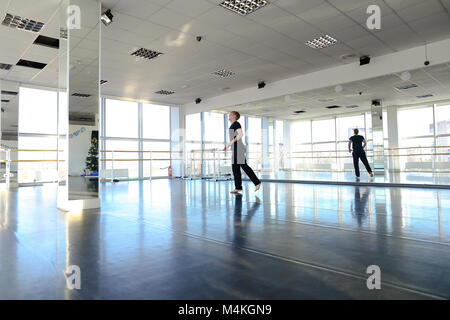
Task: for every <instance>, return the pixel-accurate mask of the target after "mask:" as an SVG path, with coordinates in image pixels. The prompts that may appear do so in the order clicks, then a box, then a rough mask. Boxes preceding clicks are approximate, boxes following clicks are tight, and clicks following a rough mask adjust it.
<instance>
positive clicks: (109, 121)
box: [105, 99, 139, 138]
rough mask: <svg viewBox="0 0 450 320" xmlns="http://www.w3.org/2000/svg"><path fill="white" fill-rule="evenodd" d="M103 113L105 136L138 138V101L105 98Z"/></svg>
mask: <svg viewBox="0 0 450 320" xmlns="http://www.w3.org/2000/svg"><path fill="white" fill-rule="evenodd" d="M105 113H106V115H105V122H106V124H105V129H106V136H107V137H121V138H138V135H139V129H138V128H139V127H138V125H139V112H138V103H136V102H129V101H121V100H112V99H106V110H105Z"/></svg>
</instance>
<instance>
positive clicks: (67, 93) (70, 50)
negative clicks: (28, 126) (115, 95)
mask: <svg viewBox="0 0 450 320" xmlns="http://www.w3.org/2000/svg"><path fill="white" fill-rule="evenodd" d="M74 7H76V8H78V9H79V10H76V11H73V10H71V9H70V8H74ZM68 13H69V14H70V15H72V14H75V13H76V14H78V13H79V17H80V20H79V22H80V23H81V24H80V25H79V28H78V27H73V26H72V27H70V26H69V27H67V25H66V22H67V18H68ZM100 13H101V4H100V2H98V1H92V0H64V1H62V3H61V7H60V21H61V26H62V29H64V30H62V35H64V36H62V41H61V44H60V49H59V51H60V52H59V64H60V68H59V69H60V71H59V73H60V74H59V88H60V93H59V98H58V110H59V112H58V122H59V125H58V137H59V138H58V149H59V151H60V152H59V160H60V161H58V171H59V185H60V188H59V195H58V196H59V199H58V202H59V204H58V206H59V207H60V208H61V209H67V207H69V208H73V206H71V205H70V204H71V203H72V204H73V203H76V207H77V208H78V209H86V208H95V207H99V205H100V202H99V195H98V170H99V169H98V124H97V119H98V118H99V117H98V114H99V110H100V108H99V103H100V76H99V74H100V25H101V23H100ZM75 17H77V16H76V15H75ZM64 38H65V39H64ZM60 204H61V205H60ZM67 204H69V205H67Z"/></svg>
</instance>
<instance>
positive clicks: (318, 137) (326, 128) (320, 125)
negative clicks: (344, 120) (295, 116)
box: [312, 119, 335, 142]
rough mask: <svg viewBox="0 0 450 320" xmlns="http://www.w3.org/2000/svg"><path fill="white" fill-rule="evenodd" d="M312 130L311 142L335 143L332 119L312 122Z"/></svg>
mask: <svg viewBox="0 0 450 320" xmlns="http://www.w3.org/2000/svg"><path fill="white" fill-rule="evenodd" d="M312 129H313V133H312V140H313V142H325V141H335V121H334V119H328V120H317V121H313V122H312Z"/></svg>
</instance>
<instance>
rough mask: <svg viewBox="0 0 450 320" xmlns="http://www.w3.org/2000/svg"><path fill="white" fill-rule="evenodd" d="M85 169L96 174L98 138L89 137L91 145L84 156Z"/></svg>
mask: <svg viewBox="0 0 450 320" xmlns="http://www.w3.org/2000/svg"><path fill="white" fill-rule="evenodd" d="M86 169H87V170H90V171H91V172H92V173H96V174H98V140H97V138H92V139H91V146H90V148H89V152H88V156H87V158H86Z"/></svg>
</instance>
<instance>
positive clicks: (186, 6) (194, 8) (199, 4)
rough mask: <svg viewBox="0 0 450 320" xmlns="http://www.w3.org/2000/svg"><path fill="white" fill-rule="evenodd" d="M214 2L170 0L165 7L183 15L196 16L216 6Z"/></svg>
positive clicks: (204, 0)
mask: <svg viewBox="0 0 450 320" xmlns="http://www.w3.org/2000/svg"><path fill="white" fill-rule="evenodd" d="M216 6H217V5H216V4H213V3H211V2H208V1H206V0H196V1H186V0H172V1H170V2H169V3H168V4H167V6H166V8H168V9H172V10H174V11H177V12H179V13H182V14H184V15H187V16H190V17H193V18H195V17H197V16H198V15H201V14H203V13H205V12H206V11H209V10H211V9H212V8H214V7H216Z"/></svg>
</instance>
